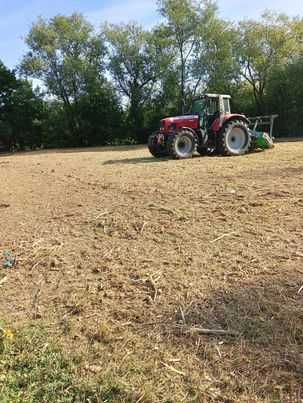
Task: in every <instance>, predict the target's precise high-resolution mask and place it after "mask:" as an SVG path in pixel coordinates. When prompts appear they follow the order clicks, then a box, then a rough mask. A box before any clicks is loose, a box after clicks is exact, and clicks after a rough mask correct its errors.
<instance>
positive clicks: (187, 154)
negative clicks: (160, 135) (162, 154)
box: [167, 129, 196, 159]
mask: <svg viewBox="0 0 303 403" xmlns="http://www.w3.org/2000/svg"><path fill="white" fill-rule="evenodd" d="M167 149H168V153H169V155H170V156H172V157H173V158H175V159H186V158H192V156H193V154H194V152H195V150H196V138H195V136H194V135H193V133H192V132H191V131H189V130H186V129H183V130H182V131H181V132H180V133H178V134H172V135H170V136H169V138H168V140H167Z"/></svg>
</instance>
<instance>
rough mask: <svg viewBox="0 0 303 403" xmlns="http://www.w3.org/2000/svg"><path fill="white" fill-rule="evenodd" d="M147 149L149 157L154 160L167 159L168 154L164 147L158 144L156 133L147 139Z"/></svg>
mask: <svg viewBox="0 0 303 403" xmlns="http://www.w3.org/2000/svg"><path fill="white" fill-rule="evenodd" d="M148 149H149V152H150V153H151V155H153V156H154V157H156V158H162V157H167V156H168V152H167V148H166V146H165V145H163V144H161V143H159V141H158V133H153V134H151V135H150V136H149V138H148Z"/></svg>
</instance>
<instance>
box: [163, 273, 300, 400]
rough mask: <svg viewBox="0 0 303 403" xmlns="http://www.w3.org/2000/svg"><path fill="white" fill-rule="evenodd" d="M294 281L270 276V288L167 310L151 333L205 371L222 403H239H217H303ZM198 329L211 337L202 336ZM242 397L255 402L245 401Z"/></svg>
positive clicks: (223, 293) (232, 291)
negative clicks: (216, 389) (209, 331)
mask: <svg viewBox="0 0 303 403" xmlns="http://www.w3.org/2000/svg"><path fill="white" fill-rule="evenodd" d="M299 277H300V276H299V275H298V274H295V273H289V274H287V275H285V276H284V277H282V276H281V277H279V278H277V277H276V276H273V277H272V281H270V282H268V279H267V280H264V281H263V280H260V281H259V282H256V283H248V282H247V283H244V284H243V283H242V284H237V285H235V286H234V287H232V286H231V287H230V288H227V289H226V288H224V289H223V288H222V289H218V290H216V291H215V292H214V293H213V294H212V295H211V296H210V297H207V296H205V297H204V296H202V297H201V299H196V300H194V301H190V302H189V303H188V305H187V304H186V303H183V304H180V306H176V305H175V306H174V307H172V306H171V308H170V312H166V313H165V314H164V315H163V325H162V322H161V324H159V325H158V326H159V327H155V333H156V334H161V337H162V338H163V339H162V340H163V342H164V343H167V344H169V345H171V346H172V347H173V348H175V349H178V350H180V351H183V352H184V354H185V355H186V356H187V357H194V360H195V361H194V362H199V363H200V365H201V367H202V369H203V368H207V371H209V373H210V374H211V377H214V379H217V384H218V389H219V390H220V394H221V397H222V399H223V397H224V399H226V396H238V397H239V399H240V400H233V399H231V400H228V399H227V400H224V399H223V400H220V399H219V400H218V401H224V402H225V401H228V402H236V401H237V402H238V401H245V402H246V401H250V402H251V401H258V402H261V401H266V402H267V401H277V402H296V401H298V402H299V401H302V400H296V399H297V398H298V399H299V397H300V398H302V397H303V388H302V386H303V383H302V379H303V354H302V346H303V309H302V308H303V295H302V294H301V293H298V291H299V289H300V287H301V286H302V279H300V278H299ZM161 320H162V319H161ZM155 326H156V325H155ZM199 329H200V332H199ZM201 329H204V330H205V329H210V330H214V333H213V334H211V333H210V334H208V335H205V334H203V332H202V330H201ZM215 330H226V331H230V332H231V334H227V333H226V334H218V333H216V332H215ZM301 394H302V397H301ZM240 396H241V398H240ZM245 396H246V398H245V399H244V397H245ZM247 396H251V397H252V396H254V399H256V400H249V399H248V400H246V399H247ZM298 396H299V397H298ZM241 399H243V400H241ZM267 399H269V400H267ZM289 399H290V400H289ZM216 401H217V400H216Z"/></svg>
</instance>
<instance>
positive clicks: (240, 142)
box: [218, 120, 251, 156]
mask: <svg viewBox="0 0 303 403" xmlns="http://www.w3.org/2000/svg"><path fill="white" fill-rule="evenodd" d="M250 145H251V136H250V134H249V130H248V127H247V124H246V123H245V122H243V121H241V120H233V121H231V122H229V123H227V124H226V125H225V126H224V127H223V129H222V131H221V133H220V134H219V137H218V151H219V153H220V154H222V155H234V156H236V155H243V154H246V153H248V151H249V150H250Z"/></svg>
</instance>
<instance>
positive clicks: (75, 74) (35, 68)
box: [21, 14, 105, 145]
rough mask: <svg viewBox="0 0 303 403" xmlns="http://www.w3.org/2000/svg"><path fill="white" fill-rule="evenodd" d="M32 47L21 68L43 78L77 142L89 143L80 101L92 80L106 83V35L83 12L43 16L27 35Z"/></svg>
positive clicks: (27, 41) (79, 143)
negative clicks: (63, 113) (100, 34)
mask: <svg viewBox="0 0 303 403" xmlns="http://www.w3.org/2000/svg"><path fill="white" fill-rule="evenodd" d="M26 43H27V45H28V47H29V48H30V51H29V52H28V53H27V55H26V56H25V57H24V60H23V62H22V65H21V70H22V71H23V72H25V73H26V74H28V75H30V76H31V77H34V78H38V79H41V80H43V82H44V84H45V86H46V87H47V89H48V91H49V93H50V94H51V95H53V96H56V97H57V98H58V99H59V100H60V101H61V102H62V103H63V108H64V111H65V114H66V117H67V121H68V124H69V129H70V131H71V133H72V135H73V138H74V144H73V145H84V144H86V139H85V133H84V132H83V130H82V127H81V123H82V122H81V120H80V119H79V117H78V116H79V114H78V112H79V102H80V99H81V97H82V96H83V95H86V94H87V86H88V83H90V85H91V83H92V82H94V83H95V85H97V86H98V85H102V83H103V59H104V55H105V48H104V45H103V41H102V38H101V37H100V36H96V35H95V34H94V30H93V27H92V26H91V25H90V24H89V23H88V22H87V21H86V20H85V19H84V18H83V16H81V15H79V14H73V15H72V16H69V17H65V16H60V15H59V16H56V17H54V18H52V19H51V20H49V21H46V20H44V19H42V18H40V19H39V20H38V21H37V22H36V23H35V24H34V25H33V27H32V28H31V30H30V33H29V34H28V36H27V38H26Z"/></svg>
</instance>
